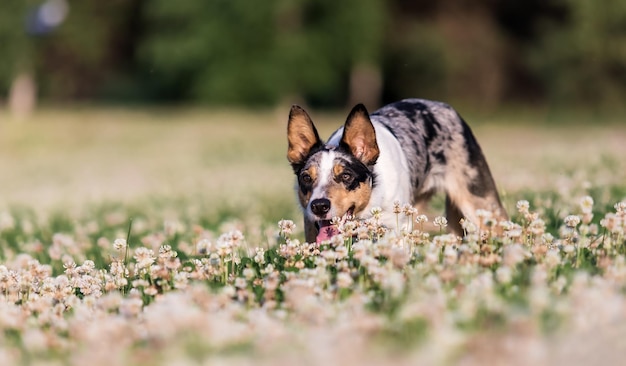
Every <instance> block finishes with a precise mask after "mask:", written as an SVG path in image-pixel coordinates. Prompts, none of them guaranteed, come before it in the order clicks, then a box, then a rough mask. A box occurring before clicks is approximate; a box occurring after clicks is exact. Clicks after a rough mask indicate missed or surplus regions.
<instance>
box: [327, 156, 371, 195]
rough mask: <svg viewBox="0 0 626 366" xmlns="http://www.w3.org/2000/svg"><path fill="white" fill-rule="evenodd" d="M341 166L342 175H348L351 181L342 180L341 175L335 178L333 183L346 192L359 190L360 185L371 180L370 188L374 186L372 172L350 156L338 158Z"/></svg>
mask: <svg viewBox="0 0 626 366" xmlns="http://www.w3.org/2000/svg"><path fill="white" fill-rule="evenodd" d="M338 159H339V160H340V162H341V165H342V166H343V172H342V174H343V173H347V174H349V175H350V176H351V177H352V179H351V180H350V181H348V182H346V181H344V180H343V179H342V176H341V175H342V174H340V175H339V176H336V177H335V182H337V183H341V184H343V185H344V186H345V187H346V189H347V190H348V191H354V190H355V189H357V188H359V186H360V185H361V183H365V182H366V181H367V180H368V179H371V180H372V186H373V185H374V174H373V173H372V171H371V170H370V169H369V168H368V167H367V166H366V165H365V164H363V163H362V162H361V161H360V160H358V159H356V158H354V157H352V156H350V158H347V157H345V158H344V157H340V158H338Z"/></svg>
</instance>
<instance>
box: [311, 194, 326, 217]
mask: <svg viewBox="0 0 626 366" xmlns="http://www.w3.org/2000/svg"><path fill="white" fill-rule="evenodd" d="M311 211H313V213H314V214H316V215H317V216H323V215H325V214H326V213H327V212H328V211H330V201H329V200H328V199H326V198H318V199H315V200H313V201H311Z"/></svg>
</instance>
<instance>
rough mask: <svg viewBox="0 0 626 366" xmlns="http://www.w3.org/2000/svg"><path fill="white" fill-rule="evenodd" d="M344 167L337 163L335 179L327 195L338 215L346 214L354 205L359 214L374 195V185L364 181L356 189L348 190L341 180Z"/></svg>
mask: <svg viewBox="0 0 626 366" xmlns="http://www.w3.org/2000/svg"><path fill="white" fill-rule="evenodd" d="M343 172H344V167H343V166H342V165H341V164H335V166H334V167H333V175H334V179H333V181H332V182H331V184H329V185H328V189H327V190H326V191H327V197H328V199H330V202H331V209H332V210H333V212H335V213H336V215H337V216H342V215H344V214H345V213H346V212H347V211H348V210H349V209H350V208H351V207H354V215H355V216H356V215H358V214H359V213H360V212H362V211H363V209H365V207H367V205H368V203H369V201H370V197H371V196H372V187H371V186H370V184H369V182H367V181H366V182H362V183H360V184H359V186H358V187H357V188H356V189H354V190H348V189H347V188H346V186H345V185H344V184H343V183H342V181H341V175H342V174H343Z"/></svg>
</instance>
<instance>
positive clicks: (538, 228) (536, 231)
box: [528, 218, 546, 236]
mask: <svg viewBox="0 0 626 366" xmlns="http://www.w3.org/2000/svg"><path fill="white" fill-rule="evenodd" d="M528 230H529V231H530V232H531V233H532V234H533V235H536V236H539V235H543V234H544V233H545V231H546V223H545V222H544V221H543V220H542V219H539V218H537V219H534V220H533V221H532V222H531V223H530V225H528Z"/></svg>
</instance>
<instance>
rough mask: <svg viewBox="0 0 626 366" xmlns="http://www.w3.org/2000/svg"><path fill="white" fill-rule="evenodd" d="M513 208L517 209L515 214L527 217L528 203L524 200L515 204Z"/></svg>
mask: <svg viewBox="0 0 626 366" xmlns="http://www.w3.org/2000/svg"><path fill="white" fill-rule="evenodd" d="M515 206H516V207H517V212H519V213H521V214H522V215H527V214H528V210H529V209H530V203H528V201H526V200H520V201H517V204H516V205H515Z"/></svg>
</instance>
